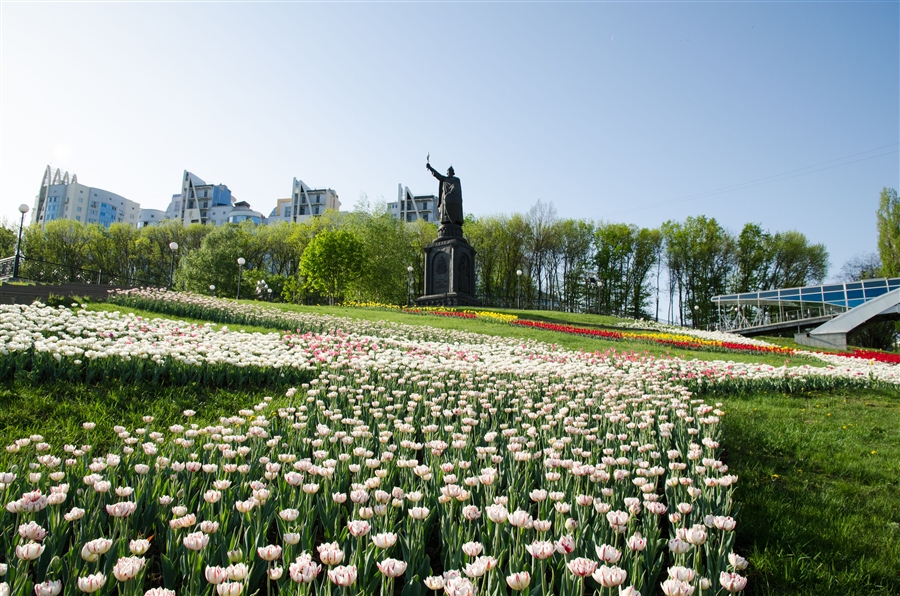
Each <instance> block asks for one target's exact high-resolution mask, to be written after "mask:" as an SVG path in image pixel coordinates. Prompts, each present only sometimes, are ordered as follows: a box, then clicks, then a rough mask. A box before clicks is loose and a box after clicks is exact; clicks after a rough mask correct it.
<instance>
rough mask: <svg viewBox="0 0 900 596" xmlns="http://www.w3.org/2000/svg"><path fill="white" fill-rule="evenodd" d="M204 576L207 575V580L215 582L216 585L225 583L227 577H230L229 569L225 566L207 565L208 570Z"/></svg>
mask: <svg viewBox="0 0 900 596" xmlns="http://www.w3.org/2000/svg"><path fill="white" fill-rule="evenodd" d="M203 575H204V577H206V581H208V582H209V583H211V584H213V585H214V586H218V585H219V584H221V583H224V582H225V580H226V579H228V570H227V569H225V568H224V567H212V566H209V565H207V566H206V570H205V571H204V572H203Z"/></svg>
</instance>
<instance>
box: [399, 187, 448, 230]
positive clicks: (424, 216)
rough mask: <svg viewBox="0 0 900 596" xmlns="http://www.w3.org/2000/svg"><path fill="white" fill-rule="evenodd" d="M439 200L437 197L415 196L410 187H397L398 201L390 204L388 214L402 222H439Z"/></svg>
mask: <svg viewBox="0 0 900 596" xmlns="http://www.w3.org/2000/svg"><path fill="white" fill-rule="evenodd" d="M437 203H438V198H437V197H436V196H435V195H414V194H413V193H412V192H410V190H409V187H406V186H403V185H402V184H398V185H397V200H396V201H395V202H393V203H388V204H387V208H388V212H389V213H390V214H391V215H393V216H394V217H396V218H397V219H399V220H400V221H416V220H419V219H421V220H423V221H439V220H440V217H439V216H438V206H437Z"/></svg>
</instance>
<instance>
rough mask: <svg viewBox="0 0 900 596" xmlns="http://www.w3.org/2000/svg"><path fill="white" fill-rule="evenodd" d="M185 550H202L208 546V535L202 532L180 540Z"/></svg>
mask: <svg viewBox="0 0 900 596" xmlns="http://www.w3.org/2000/svg"><path fill="white" fill-rule="evenodd" d="M181 543H182V544H183V545H184V547H185V548H187V549H190V550H202V549H203V548H205V547H206V545H207V544H209V535H208V534H204V533H203V532H193V533H192V534H188V535H187V536H185V537H184V538H182V539H181Z"/></svg>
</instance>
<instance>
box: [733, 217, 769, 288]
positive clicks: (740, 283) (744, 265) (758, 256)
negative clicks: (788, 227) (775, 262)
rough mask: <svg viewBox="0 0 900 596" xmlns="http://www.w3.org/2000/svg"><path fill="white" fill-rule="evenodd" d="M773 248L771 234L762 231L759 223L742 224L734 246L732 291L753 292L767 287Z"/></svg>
mask: <svg viewBox="0 0 900 596" xmlns="http://www.w3.org/2000/svg"><path fill="white" fill-rule="evenodd" d="M773 248H774V247H773V246H772V235H771V234H770V233H768V232H766V231H764V230H763V229H762V227H760V225H759V224H755V223H748V224H745V225H744V228H743V229H742V230H741V233H740V235H739V236H738V238H737V245H736V247H735V268H734V274H733V277H732V280H731V291H732V292H738V293H740V292H755V291H759V290H763V289H768V283H769V281H768V280H769V269H770V268H771V266H772V256H773V255H772V253H773Z"/></svg>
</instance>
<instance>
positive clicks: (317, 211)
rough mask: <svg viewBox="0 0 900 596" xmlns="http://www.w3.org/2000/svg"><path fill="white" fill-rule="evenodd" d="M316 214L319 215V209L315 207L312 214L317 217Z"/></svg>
mask: <svg viewBox="0 0 900 596" xmlns="http://www.w3.org/2000/svg"><path fill="white" fill-rule="evenodd" d="M318 214H319V208H318V207H316V210H315V212H314V213H313V215H318Z"/></svg>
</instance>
